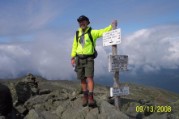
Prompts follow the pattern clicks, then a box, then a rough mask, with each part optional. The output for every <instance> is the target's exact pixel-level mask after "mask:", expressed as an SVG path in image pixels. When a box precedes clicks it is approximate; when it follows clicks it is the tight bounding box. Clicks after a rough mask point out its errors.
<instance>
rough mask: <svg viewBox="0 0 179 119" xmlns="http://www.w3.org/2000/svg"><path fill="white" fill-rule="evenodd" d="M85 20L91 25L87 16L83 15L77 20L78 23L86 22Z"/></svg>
mask: <svg viewBox="0 0 179 119" xmlns="http://www.w3.org/2000/svg"><path fill="white" fill-rule="evenodd" d="M84 20H86V21H88V22H89V23H90V21H89V19H88V17H86V16H84V15H81V16H80V17H79V18H78V19H77V21H78V22H80V21H84Z"/></svg>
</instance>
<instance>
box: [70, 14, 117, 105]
mask: <svg viewBox="0 0 179 119" xmlns="http://www.w3.org/2000/svg"><path fill="white" fill-rule="evenodd" d="M77 21H78V23H79V27H80V28H79V29H78V31H77V32H76V35H75V37H74V41H73V46H72V52H71V64H72V66H75V71H76V73H77V78H78V79H80V80H81V86H82V91H83V94H84V96H83V100H82V105H83V106H84V107H85V106H87V105H88V106H90V107H93V106H94V105H95V101H94V99H93V90H94V81H93V76H94V58H96V57H97V52H96V49H95V46H96V40H97V39H98V38H100V37H102V35H103V33H105V32H108V31H110V30H112V29H113V28H114V27H115V26H117V21H113V22H112V24H111V25H109V26H108V27H106V28H104V29H100V30H93V29H91V27H89V26H88V25H89V24H90V21H89V19H88V17H86V16H84V15H82V16H80V17H79V18H78V19H77Z"/></svg>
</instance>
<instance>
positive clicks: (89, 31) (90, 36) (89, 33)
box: [88, 27, 95, 49]
mask: <svg viewBox="0 0 179 119" xmlns="http://www.w3.org/2000/svg"><path fill="white" fill-rule="evenodd" d="M91 30H92V28H91V27H90V28H89V30H88V35H89V38H90V40H91V42H92V45H93V47H94V49H95V46H94V42H93V37H92V35H91Z"/></svg>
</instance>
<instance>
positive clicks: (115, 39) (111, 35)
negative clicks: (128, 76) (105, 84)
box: [103, 21, 129, 110]
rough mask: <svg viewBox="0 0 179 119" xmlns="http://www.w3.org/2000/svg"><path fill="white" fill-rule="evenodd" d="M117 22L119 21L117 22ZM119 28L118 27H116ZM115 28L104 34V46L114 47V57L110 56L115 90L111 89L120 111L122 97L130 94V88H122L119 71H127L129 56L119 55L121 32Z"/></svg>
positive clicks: (110, 69) (110, 68) (110, 67)
mask: <svg viewBox="0 0 179 119" xmlns="http://www.w3.org/2000/svg"><path fill="white" fill-rule="evenodd" d="M116 22H117V21H116ZM116 27H117V26H116ZM116 27H115V28H113V30H112V31H109V32H107V33H104V34H103V46H109V45H112V55H109V57H108V58H109V71H110V72H114V75H113V80H114V84H113V88H111V89H110V92H111V93H112V96H114V102H115V107H116V108H117V109H118V110H120V106H121V101H120V96H121V95H128V94H129V87H120V80H119V71H120V70H127V63H128V56H126V55H118V54H117V44H120V43H121V30H120V29H116Z"/></svg>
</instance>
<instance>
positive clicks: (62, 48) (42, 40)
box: [0, 25, 179, 79]
mask: <svg viewBox="0 0 179 119" xmlns="http://www.w3.org/2000/svg"><path fill="white" fill-rule="evenodd" d="M177 31H179V26H177V25H168V26H167V25H166V26H159V27H154V28H148V29H141V30H139V31H136V32H134V33H133V34H131V35H128V36H126V37H122V43H121V44H120V45H118V52H119V53H120V54H121V55H128V56H129V69H130V70H131V71H133V72H135V71H137V70H139V69H142V70H143V71H145V72H153V71H159V70H160V69H163V68H166V69H175V68H178V67H179V62H178V61H179V47H178V45H179V36H178V33H177ZM33 39H34V40H31V41H26V42H18V43H14V42H10V43H4V44H0V67H1V68H0V72H1V73H0V78H7V77H9V78H12V77H18V76H20V75H24V74H27V73H28V72H32V73H35V74H38V75H42V76H44V77H46V78H48V79H74V77H76V74H75V72H74V71H73V69H72V67H71V64H70V53H71V46H72V42H73V36H72V35H70V34H65V35H64V33H62V32H60V33H59V31H58V30H57V31H54V30H44V31H41V32H39V33H38V34H36V35H35V36H34V37H33ZM97 50H98V54H99V55H98V58H97V59H96V60H95V76H104V75H108V74H110V73H108V68H107V64H108V61H107V56H108V54H109V53H110V52H111V46H109V47H103V46H102V39H98V41H97Z"/></svg>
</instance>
